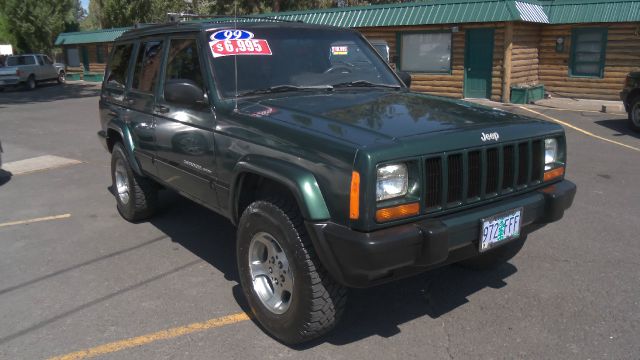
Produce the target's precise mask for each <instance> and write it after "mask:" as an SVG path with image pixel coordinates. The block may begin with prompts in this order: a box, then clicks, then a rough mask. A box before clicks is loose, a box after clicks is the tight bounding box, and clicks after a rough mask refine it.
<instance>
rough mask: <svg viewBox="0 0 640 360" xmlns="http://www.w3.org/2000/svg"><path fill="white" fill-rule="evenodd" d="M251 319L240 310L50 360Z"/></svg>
mask: <svg viewBox="0 0 640 360" xmlns="http://www.w3.org/2000/svg"><path fill="white" fill-rule="evenodd" d="M246 320H249V316H248V315H247V314H246V313H244V312H240V313H237V314H232V315H227V316H223V317H220V318H215V319H211V320H208V321H205V322H199V323H193V324H189V325H185V326H179V327H175V328H171V329H167V330H161V331H158V332H154V333H151V334H147V335H142V336H137V337H134V338H130V339H124V340H119V341H114V342H111V343H108V344H104V345H99V346H96V347H93V348H89V349H85V350H80V351H76V352H72V353H69V354H66V355H60V356H56V357H52V358H49V360H79V359H88V358H92V357H96V356H100V355H105V354H110V353H113V352H116V351H120V350H124V349H129V348H132V347H136V346H141V345H146V344H149V343H152V342H156V341H158V340H167V339H173V338H176V337H180V336H184V335H188V334H192V333H196V332H201V331H205V330H209V329H214V328H218V327H222V326H225V325H231V324H235V323H239V322H242V321H246Z"/></svg>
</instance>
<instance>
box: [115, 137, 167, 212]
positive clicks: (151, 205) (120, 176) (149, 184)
mask: <svg viewBox="0 0 640 360" xmlns="http://www.w3.org/2000/svg"><path fill="white" fill-rule="evenodd" d="M111 180H112V184H113V186H112V189H113V192H114V195H115V197H116V203H117V207H118V212H120V215H122V217H123V218H125V219H126V220H128V221H131V222H136V221H140V220H144V219H147V218H149V217H151V216H152V215H153V213H154V212H155V211H156V207H157V202H158V186H157V185H156V184H155V183H154V182H153V181H152V180H150V179H148V178H144V177H141V176H139V175H138V174H136V173H135V172H134V171H133V169H132V168H131V165H130V164H129V160H128V159H127V155H126V153H125V150H124V147H123V146H122V144H121V143H116V144H115V145H114V146H113V151H112V152H111Z"/></svg>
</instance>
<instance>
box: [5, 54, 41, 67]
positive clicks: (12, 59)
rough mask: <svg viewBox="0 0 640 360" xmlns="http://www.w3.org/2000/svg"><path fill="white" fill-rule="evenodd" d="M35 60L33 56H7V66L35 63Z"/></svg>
mask: <svg viewBox="0 0 640 360" xmlns="http://www.w3.org/2000/svg"><path fill="white" fill-rule="evenodd" d="M35 64H36V60H35V58H34V57H33V56H9V58H8V59H7V66H19V65H35Z"/></svg>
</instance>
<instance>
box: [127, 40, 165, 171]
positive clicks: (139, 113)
mask: <svg viewBox="0 0 640 360" xmlns="http://www.w3.org/2000/svg"><path fill="white" fill-rule="evenodd" d="M163 47H164V41H163V39H157V38H155V39H144V40H143V41H140V43H139V45H138V46H137V48H138V49H137V55H136V56H135V62H134V63H133V74H132V75H131V79H130V86H129V89H128V91H127V93H126V95H125V98H124V102H125V106H126V107H127V109H128V110H129V114H128V116H127V123H128V125H129V129H131V132H132V135H133V141H134V144H135V148H134V154H135V155H136V158H137V159H138V161H139V162H140V165H141V166H142V167H143V169H144V170H145V171H146V172H148V173H150V174H153V175H156V174H157V171H156V166H155V164H154V157H155V151H156V147H155V124H154V119H153V108H154V106H155V94H154V93H155V88H156V85H157V83H158V79H159V75H160V65H161V62H162V53H163Z"/></svg>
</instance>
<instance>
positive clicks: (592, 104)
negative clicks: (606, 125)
mask: <svg viewBox="0 0 640 360" xmlns="http://www.w3.org/2000/svg"><path fill="white" fill-rule="evenodd" d="M465 100H466V101H470V102H474V103H477V104H482V105H485V106H490V107H501V108H507V107H510V106H522V105H520V104H505V103H501V102H497V101H491V100H488V99H465ZM526 106H539V107H544V108H551V109H557V110H570V111H589V112H603V113H609V114H625V113H626V112H625V109H624V105H623V104H622V101H610V100H588V99H570V98H551V99H542V100H538V101H536V102H535V103H534V104H529V105H526Z"/></svg>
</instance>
